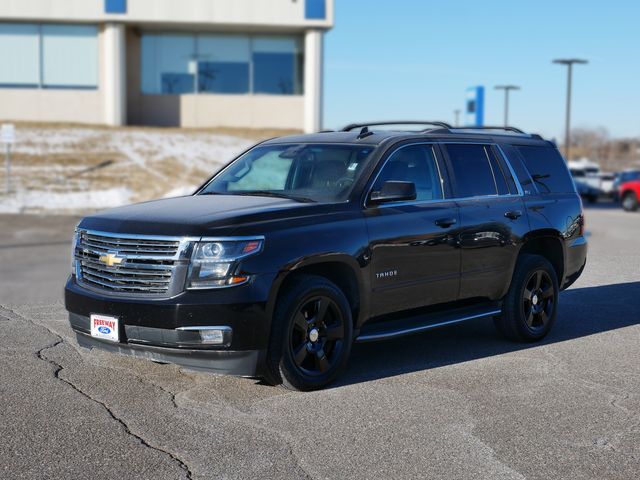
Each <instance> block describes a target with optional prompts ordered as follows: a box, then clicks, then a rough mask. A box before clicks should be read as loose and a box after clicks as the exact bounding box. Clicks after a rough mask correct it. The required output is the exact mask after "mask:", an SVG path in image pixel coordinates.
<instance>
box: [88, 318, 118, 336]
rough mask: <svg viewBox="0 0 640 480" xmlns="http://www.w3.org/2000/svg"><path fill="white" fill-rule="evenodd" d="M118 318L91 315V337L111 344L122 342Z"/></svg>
mask: <svg viewBox="0 0 640 480" xmlns="http://www.w3.org/2000/svg"><path fill="white" fill-rule="evenodd" d="M119 332H120V330H119V329H118V318H117V317H109V316H107V315H99V314H92V315H91V336H92V337H96V338H99V339H101V340H109V341H110V342H119V341H120V335H119Z"/></svg>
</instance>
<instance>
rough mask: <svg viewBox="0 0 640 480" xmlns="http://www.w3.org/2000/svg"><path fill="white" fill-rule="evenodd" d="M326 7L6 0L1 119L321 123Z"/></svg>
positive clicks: (329, 9)
mask: <svg viewBox="0 0 640 480" xmlns="http://www.w3.org/2000/svg"><path fill="white" fill-rule="evenodd" d="M333 7H334V5H333V0H178V1H176V0H2V1H0V55H1V58H0V119H2V120H14V121H41V122H73V123H87V124H103V125H113V126H119V125H127V124H130V125H157V126H183V127H239V128H285V129H303V130H305V131H316V130H319V129H320V128H321V127H322V83H323V82H322V77H323V36H324V33H325V32H326V31H327V30H329V29H330V28H331V27H332V26H333Z"/></svg>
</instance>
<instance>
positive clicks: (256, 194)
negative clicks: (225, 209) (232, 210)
mask: <svg viewBox="0 0 640 480" xmlns="http://www.w3.org/2000/svg"><path fill="white" fill-rule="evenodd" d="M227 194H228V195H242V196H252V197H273V198H286V199H288V200H295V201H297V202H304V203H315V200H312V199H311V198H307V197H299V196H297V195H289V194H288V193H281V192H273V191H271V190H251V191H247V192H227Z"/></svg>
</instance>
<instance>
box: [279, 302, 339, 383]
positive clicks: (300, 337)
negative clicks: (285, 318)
mask: <svg viewBox="0 0 640 480" xmlns="http://www.w3.org/2000/svg"><path fill="white" fill-rule="evenodd" d="M344 336H345V328H344V318H343V316H342V314H341V312H340V309H339V308H338V306H337V305H336V303H335V302H334V301H333V300H332V299H331V298H329V297H326V296H317V297H313V298H311V299H309V300H306V301H305V302H304V303H303V304H302V305H301V306H300V308H299V309H298V311H297V312H296V314H295V317H294V321H293V323H292V328H291V332H290V334H289V348H290V351H289V353H290V354H291V355H292V358H293V361H294V363H295V365H296V366H297V367H298V368H299V369H300V372H301V373H303V374H304V375H308V376H319V375H322V374H324V373H325V372H327V371H329V370H330V369H331V368H332V367H334V366H335V365H336V364H337V362H339V361H340V360H341V356H342V350H343V348H344Z"/></svg>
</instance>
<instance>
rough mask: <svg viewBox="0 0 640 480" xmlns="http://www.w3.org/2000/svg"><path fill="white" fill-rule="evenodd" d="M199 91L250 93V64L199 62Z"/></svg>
mask: <svg viewBox="0 0 640 480" xmlns="http://www.w3.org/2000/svg"><path fill="white" fill-rule="evenodd" d="M198 91H199V92H210V93H249V64H248V63H240V62H199V63H198Z"/></svg>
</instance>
